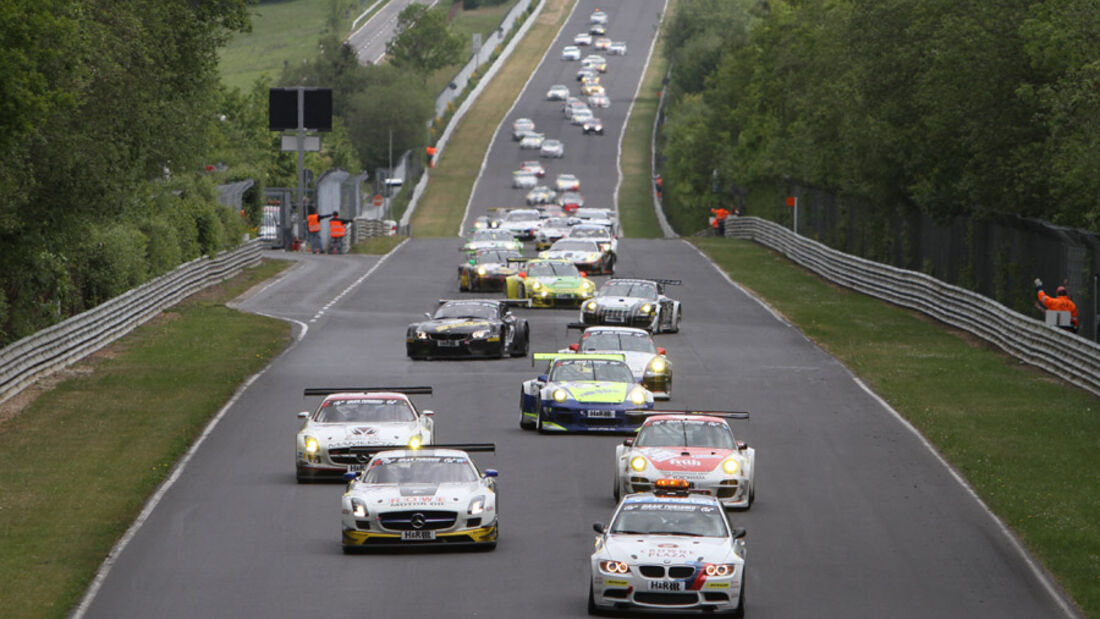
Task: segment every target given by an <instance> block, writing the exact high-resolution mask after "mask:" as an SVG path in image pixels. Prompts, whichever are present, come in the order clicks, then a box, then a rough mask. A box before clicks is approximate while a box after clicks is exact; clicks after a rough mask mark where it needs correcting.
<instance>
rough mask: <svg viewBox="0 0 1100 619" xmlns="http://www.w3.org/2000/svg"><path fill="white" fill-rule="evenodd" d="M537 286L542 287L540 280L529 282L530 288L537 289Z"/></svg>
mask: <svg viewBox="0 0 1100 619" xmlns="http://www.w3.org/2000/svg"><path fill="white" fill-rule="evenodd" d="M539 288H542V282H540V281H538V280H535V281H533V282H531V290H538V289H539Z"/></svg>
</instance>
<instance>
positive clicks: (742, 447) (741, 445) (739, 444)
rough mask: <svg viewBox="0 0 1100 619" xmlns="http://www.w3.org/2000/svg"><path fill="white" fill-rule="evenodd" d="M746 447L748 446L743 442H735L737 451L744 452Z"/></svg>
mask: <svg viewBox="0 0 1100 619" xmlns="http://www.w3.org/2000/svg"><path fill="white" fill-rule="evenodd" d="M748 446H749V444H748V443H746V442H745V441H737V450H738V451H744V450H745V448H746V447H748Z"/></svg>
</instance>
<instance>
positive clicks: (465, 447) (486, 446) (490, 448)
mask: <svg viewBox="0 0 1100 619" xmlns="http://www.w3.org/2000/svg"><path fill="white" fill-rule="evenodd" d="M396 449H400V448H399V447H398V448H396ZM425 449H459V450H462V451H465V452H471V453H476V452H495V451H496V450H497V444H496V443H433V444H431V445H421V446H420V447H419V448H418V451H423V450H425Z"/></svg>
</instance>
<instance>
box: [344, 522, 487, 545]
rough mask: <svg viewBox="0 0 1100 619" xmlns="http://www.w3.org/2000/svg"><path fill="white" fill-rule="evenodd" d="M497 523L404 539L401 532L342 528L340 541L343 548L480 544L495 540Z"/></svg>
mask: <svg viewBox="0 0 1100 619" xmlns="http://www.w3.org/2000/svg"><path fill="white" fill-rule="evenodd" d="M497 528H498V527H497V523H496V521H493V522H492V523H490V524H488V525H486V526H477V527H470V528H464V529H459V530H456V531H438V532H434V535H433V536H432V537H433V539H406V538H404V537H403V536H402V533H401V532H399V531H398V532H395V531H375V530H363V529H360V528H355V529H348V528H344V530H343V539H342V543H343V545H344V547H345V548H384V547H395V546H401V547H409V546H433V545H438V546H482V545H488V544H495V543H496V542H497V533H498V532H497Z"/></svg>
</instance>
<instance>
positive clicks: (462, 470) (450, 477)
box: [363, 456, 477, 484]
mask: <svg viewBox="0 0 1100 619" xmlns="http://www.w3.org/2000/svg"><path fill="white" fill-rule="evenodd" d="M363 481H364V482H366V483H368V484H418V483H419V484H439V483H468V482H472V481H477V472H476V471H475V470H474V467H473V465H472V464H470V461H469V460H468V459H466V458H456V457H438V456H406V457H393V458H376V459H374V460H373V461H371V466H370V469H368V470H367V474H366V475H365V476H364V478H363Z"/></svg>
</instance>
